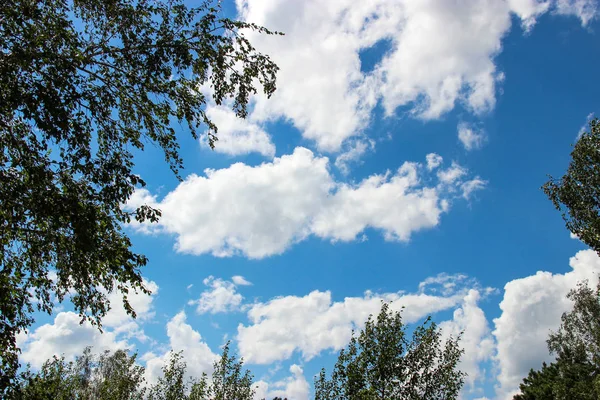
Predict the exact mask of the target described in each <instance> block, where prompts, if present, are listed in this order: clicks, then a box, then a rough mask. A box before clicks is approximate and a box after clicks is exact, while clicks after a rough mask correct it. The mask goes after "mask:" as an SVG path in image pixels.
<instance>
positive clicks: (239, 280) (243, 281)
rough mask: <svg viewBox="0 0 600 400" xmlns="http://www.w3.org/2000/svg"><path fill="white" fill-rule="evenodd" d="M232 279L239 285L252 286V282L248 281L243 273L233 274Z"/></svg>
mask: <svg viewBox="0 0 600 400" xmlns="http://www.w3.org/2000/svg"><path fill="white" fill-rule="evenodd" d="M231 280H232V282H233V283H235V284H236V285H238V286H251V285H252V282H249V281H247V280H246V278H244V277H243V276H241V275H235V276H232V277H231Z"/></svg>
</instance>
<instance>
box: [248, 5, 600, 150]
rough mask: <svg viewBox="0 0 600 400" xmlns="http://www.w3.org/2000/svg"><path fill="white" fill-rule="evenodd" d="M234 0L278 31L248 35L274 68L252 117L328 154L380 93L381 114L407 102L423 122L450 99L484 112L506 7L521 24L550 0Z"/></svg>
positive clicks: (574, 8) (581, 10) (492, 96)
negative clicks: (365, 63) (292, 129)
mask: <svg viewBox="0 0 600 400" xmlns="http://www.w3.org/2000/svg"><path fill="white" fill-rule="evenodd" d="M236 3H237V7H238V10H239V11H240V14H241V17H242V18H244V19H246V20H248V21H251V22H255V23H258V24H260V25H264V26H268V27H269V28H271V29H275V30H280V31H283V32H285V33H286V35H285V36H283V37H281V36H276V37H268V36H265V35H258V34H257V35H252V34H251V35H250V36H251V40H252V42H253V43H255V44H256V47H257V48H258V49H259V50H261V51H263V52H265V53H267V54H270V55H271V56H272V58H273V60H274V61H275V62H276V63H277V64H278V66H279V67H280V68H281V70H280V72H279V75H278V90H277V91H276V93H275V94H274V95H273V97H272V98H271V99H270V100H267V99H265V98H264V97H262V96H258V97H257V98H256V99H255V101H256V102H255V108H254V110H253V113H252V118H254V119H255V120H256V121H267V120H274V119H279V118H283V119H285V120H288V121H291V122H292V123H293V124H294V125H295V126H296V127H297V128H298V129H299V130H300V131H301V132H302V134H303V136H304V137H305V138H308V139H311V140H314V141H315V142H316V144H317V146H318V148H319V149H320V150H325V151H338V150H339V149H340V148H341V146H342V144H343V143H344V141H345V140H346V139H348V138H350V137H353V136H357V135H360V133H361V131H362V130H363V129H364V128H365V127H366V126H367V125H368V122H369V119H370V118H371V117H372V111H373V109H374V107H375V106H376V105H377V103H378V102H379V101H380V100H381V101H382V102H383V106H384V108H385V110H386V113H387V115H391V114H393V113H395V111H396V109H397V108H398V107H404V106H407V107H409V110H410V112H411V113H412V114H413V115H416V116H418V117H420V118H424V119H434V118H438V117H440V116H441V115H443V114H444V113H446V112H448V111H450V110H452V109H453V108H454V107H455V105H456V104H457V103H462V104H463V105H464V106H465V107H467V108H468V109H470V110H471V111H472V112H474V113H482V112H486V111H488V110H490V109H492V108H493V107H494V105H495V101H496V85H497V84H498V82H500V81H502V79H503V76H504V75H503V74H502V73H501V72H499V71H498V69H497V67H496V65H495V57H496V55H497V54H498V53H499V52H500V51H501V49H502V44H501V41H502V38H503V37H504V36H505V35H506V33H507V32H508V31H509V29H510V26H511V14H513V13H514V14H516V15H517V16H518V17H519V18H521V21H522V24H523V26H524V27H525V28H526V29H530V28H531V27H533V25H534V24H535V21H536V18H537V17H538V16H539V15H541V14H543V13H545V12H547V11H548V10H549V9H550V7H549V6H550V2H546V1H536V0H508V1H498V0H483V1H482V0H469V1H462V2H460V4H454V3H452V4H450V3H448V2H447V1H445V0H428V1H412V0H400V1H395V2H389V1H384V0H374V1H369V2H361V4H360V5H357V3H356V2H355V1H352V0H332V1H327V3H326V4H325V5H324V4H323V2H322V1H319V0H306V1H301V2H298V1H294V0H260V1H259V0H237V1H236ZM552 4H553V5H554V6H555V7H554V8H555V9H556V10H557V12H558V13H561V14H576V15H578V16H579V17H580V18H581V19H582V21H583V23H584V24H585V23H587V21H589V19H590V18H591V15H595V12H596V11H595V9H594V8H593V7H592V1H591V0H558V1H557V2H555V1H552ZM380 41H388V42H389V44H390V46H389V49H388V50H387V52H386V53H385V54H384V56H383V57H382V59H381V60H375V61H376V63H375V67H374V69H373V70H371V71H364V70H361V60H360V57H359V54H360V52H361V51H362V50H364V49H368V48H370V47H372V46H373V45H375V44H376V43H378V42H380ZM431 66H435V68H432V67H431Z"/></svg>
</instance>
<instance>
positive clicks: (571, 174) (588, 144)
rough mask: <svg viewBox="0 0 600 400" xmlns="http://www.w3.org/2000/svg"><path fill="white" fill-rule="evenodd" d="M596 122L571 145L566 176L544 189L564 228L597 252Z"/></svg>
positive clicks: (599, 143)
mask: <svg viewBox="0 0 600 400" xmlns="http://www.w3.org/2000/svg"><path fill="white" fill-rule="evenodd" d="M599 171H600V120H598V119H597V118H594V119H592V120H591V121H590V122H589V125H588V131H587V132H584V133H583V134H582V135H581V137H580V138H579V139H578V140H577V143H575V146H574V148H573V151H572V152H571V163H570V164H569V168H568V170H567V173H566V174H565V175H564V176H563V177H562V178H560V179H554V178H551V179H550V180H549V181H548V182H547V183H546V184H545V185H544V186H543V189H544V192H545V193H546V194H547V195H548V197H549V198H550V200H552V202H553V203H554V206H555V207H556V208H557V209H558V210H559V211H560V212H561V213H562V215H563V218H564V220H565V222H566V225H567V228H568V229H569V230H570V231H571V232H572V233H573V234H575V235H577V237H578V238H579V239H580V240H581V241H582V242H584V243H585V244H587V245H588V246H590V247H591V248H592V249H594V250H595V251H596V252H598V253H600V172H599Z"/></svg>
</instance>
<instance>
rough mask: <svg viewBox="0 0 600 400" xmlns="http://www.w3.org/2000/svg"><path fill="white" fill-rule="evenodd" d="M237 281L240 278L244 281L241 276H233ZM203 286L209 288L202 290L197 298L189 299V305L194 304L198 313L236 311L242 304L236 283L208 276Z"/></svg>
mask: <svg viewBox="0 0 600 400" xmlns="http://www.w3.org/2000/svg"><path fill="white" fill-rule="evenodd" d="M235 278H238V279H236V280H237V281H238V282H240V279H239V278H241V280H242V281H243V282H246V281H245V280H244V278H243V277H235ZM203 283H204V285H205V286H208V287H210V290H206V291H204V292H202V294H201V295H200V298H199V299H198V300H193V301H189V302H188V304H189V305H196V312H197V313H198V314H204V313H207V312H209V313H211V314H216V313H220V312H228V311H236V310H238V309H239V308H240V305H241V304H242V299H243V297H242V295H241V294H239V293H237V291H236V285H235V283H233V282H229V281H225V280H223V279H219V278H216V279H215V277H213V276H209V277H208V278H206V279H204V281H203Z"/></svg>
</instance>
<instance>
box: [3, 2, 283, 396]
mask: <svg viewBox="0 0 600 400" xmlns="http://www.w3.org/2000/svg"><path fill="white" fill-rule="evenodd" d="M243 30H255V31H259V32H262V33H264V34H271V33H272V32H269V31H268V30H266V29H264V28H262V27H258V26H256V25H253V24H247V23H242V22H238V21H232V20H229V19H225V18H222V17H221V11H220V9H219V4H218V2H215V3H214V4H213V2H211V1H208V2H204V3H202V4H201V5H200V6H199V7H196V8H190V7H188V6H186V5H185V4H184V2H183V1H182V0H136V1H131V0H45V1H38V0H13V1H0V245H1V247H2V248H1V251H0V396H1V394H2V392H3V390H5V389H6V388H7V387H8V386H9V385H10V382H11V381H12V379H13V378H14V376H15V375H14V374H15V371H16V368H17V366H18V359H17V356H18V349H17V348H16V342H15V337H16V334H17V333H18V332H21V331H23V330H25V329H26V328H27V327H29V326H30V325H31V324H32V323H33V317H32V312H33V311H34V310H35V309H38V310H41V311H44V312H47V313H50V312H51V311H52V309H53V307H54V303H55V301H59V302H60V301H63V300H64V298H65V296H67V294H68V293H69V292H70V291H72V292H73V293H74V294H73V295H72V296H71V301H72V302H73V304H74V306H75V309H76V311H77V312H78V313H79V314H80V315H81V317H82V320H85V319H87V320H89V321H91V322H92V323H95V324H97V325H98V326H99V327H100V326H101V320H102V317H103V316H104V315H105V314H106V312H107V311H108V303H107V301H106V293H107V292H110V291H112V290H117V291H120V292H121V293H122V294H123V301H124V307H125V308H126V309H127V311H128V312H129V313H130V314H131V315H133V316H135V312H134V310H133V309H132V308H131V306H130V304H129V303H128V301H127V293H128V290H141V291H144V292H146V291H147V289H146V288H145V287H144V286H143V283H142V277H141V273H140V268H141V267H142V266H144V265H145V264H146V263H147V259H146V257H144V256H143V255H140V254H136V253H134V252H133V251H132V249H131V242H130V240H129V238H128V237H127V235H126V234H125V232H124V231H123V225H124V224H126V223H128V222H130V220H131V218H135V219H136V220H138V221H156V220H157V219H158V218H159V217H160V211H159V210H154V209H151V208H149V207H147V206H142V207H141V208H139V209H137V210H136V211H134V212H126V211H125V210H123V209H122V205H123V204H124V203H125V202H126V201H127V200H128V199H129V197H130V196H131V194H132V193H133V191H134V190H135V189H136V188H138V187H142V186H144V185H145V184H144V181H143V179H142V178H141V177H140V176H138V175H136V174H135V173H134V158H133V153H134V152H135V151H140V150H143V149H144V147H145V146H147V145H151V146H155V147H158V148H160V149H162V151H163V152H164V158H165V161H166V163H167V164H168V166H169V167H170V168H171V170H173V172H174V173H175V174H176V176H177V177H179V175H178V173H179V171H180V169H181V168H182V165H183V164H182V160H181V158H180V156H179V145H178V140H177V137H176V133H175V130H174V128H173V123H179V124H180V125H181V126H184V127H185V129H187V130H189V131H190V133H191V135H192V136H193V137H194V138H197V137H198V135H199V133H200V132H201V130H207V132H208V133H207V135H208V136H209V142H210V143H211V145H212V144H214V141H215V140H216V138H217V137H216V133H217V127H216V126H214V124H213V123H212V122H211V121H210V120H209V119H208V118H207V116H206V114H205V112H204V106H205V104H206V101H207V99H206V98H205V96H204V95H203V94H202V93H199V92H198V88H199V87H200V86H202V85H205V86H207V85H210V86H211V88H212V90H213V91H214V96H213V97H214V101H215V102H216V103H217V104H225V102H229V101H231V105H232V107H233V109H234V110H235V112H236V114H237V115H238V116H239V117H245V116H246V114H247V111H246V105H247V102H248V97H249V95H250V94H252V93H255V92H256V90H257V89H256V87H255V83H258V84H259V85H261V86H262V88H263V90H264V92H265V93H266V94H267V96H270V95H271V94H272V93H273V91H274V90H275V74H276V72H277V67H276V65H275V64H273V62H271V61H270V59H269V58H268V57H267V56H265V55H263V54H260V53H258V52H257V51H255V49H254V48H253V47H252V45H251V44H250V43H249V41H248V40H247V39H246V38H245V37H244V35H243ZM227 104H229V103H227ZM51 272H55V273H56V276H57V278H56V279H51V278H52V274H51Z"/></svg>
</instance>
